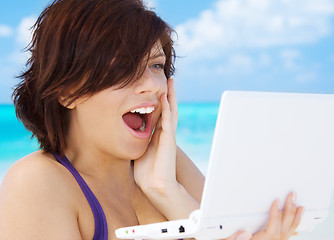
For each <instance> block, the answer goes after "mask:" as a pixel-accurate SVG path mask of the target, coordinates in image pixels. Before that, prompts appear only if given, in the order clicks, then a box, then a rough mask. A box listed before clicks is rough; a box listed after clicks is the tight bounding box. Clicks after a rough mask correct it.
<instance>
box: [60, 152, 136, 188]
mask: <svg viewBox="0 0 334 240" xmlns="http://www.w3.org/2000/svg"><path fill="white" fill-rule="evenodd" d="M65 155H66V156H67V158H68V159H69V160H70V161H71V163H72V164H73V166H74V167H75V168H76V170H77V171H78V172H79V173H80V174H81V175H83V176H85V177H87V178H89V179H91V180H93V181H94V182H100V183H103V184H108V183H109V184H114V185H115V184H117V185H119V186H120V187H127V186H130V185H132V183H134V179H133V170H132V166H131V161H130V160H125V159H116V158H113V157H112V156H110V155H107V154H104V153H101V152H98V151H96V150H95V151H94V150H93V149H89V148H88V147H85V146H82V147H80V149H75V148H71V147H69V148H67V149H66V151H65Z"/></svg>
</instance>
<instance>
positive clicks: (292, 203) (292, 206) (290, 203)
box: [281, 192, 297, 233]
mask: <svg viewBox="0 0 334 240" xmlns="http://www.w3.org/2000/svg"><path fill="white" fill-rule="evenodd" d="M296 210H297V207H296V193H294V192H292V193H290V194H289V195H288V196H287V198H286V201H285V205H284V211H283V217H282V229H281V231H282V232H284V233H287V232H290V230H291V224H292V222H293V221H294V218H295V214H296Z"/></svg>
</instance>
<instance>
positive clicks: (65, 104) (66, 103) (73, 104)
mask: <svg viewBox="0 0 334 240" xmlns="http://www.w3.org/2000/svg"><path fill="white" fill-rule="evenodd" d="M58 102H59V103H60V104H61V105H62V106H63V107H65V108H67V109H70V110H73V109H74V108H75V107H76V101H73V102H71V103H70V99H69V98H68V97H64V96H60V97H59V98H58ZM69 103H70V104H69Z"/></svg>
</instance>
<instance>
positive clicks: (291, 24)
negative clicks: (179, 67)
mask: <svg viewBox="0 0 334 240" xmlns="http://www.w3.org/2000/svg"><path fill="white" fill-rule="evenodd" d="M333 15H334V2H333V1H331V0H317V1H314V0H294V1H287V0H267V1H262V0H218V1H217V2H216V4H215V8H212V9H209V10H205V11H203V12H202V13H201V14H200V16H199V17H198V18H197V19H192V20H189V21H187V22H185V23H183V24H181V25H179V26H177V27H176V30H177V32H178V35H179V45H181V46H180V48H179V49H178V51H180V52H181V55H188V54H190V53H193V52H196V53H197V55H198V56H199V57H214V56H217V55H219V54H221V53H222V52H225V51H229V50H230V49H245V48H246V49H253V48H266V47H272V46H291V45H296V44H304V43H311V42H315V41H317V40H318V39H320V38H321V37H324V36H326V35H328V34H329V33H330V24H331V23H330V20H331V17H332V16H333ZM192 57H193V54H192Z"/></svg>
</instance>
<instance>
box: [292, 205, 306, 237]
mask: <svg viewBox="0 0 334 240" xmlns="http://www.w3.org/2000/svg"><path fill="white" fill-rule="evenodd" d="M304 211H305V208H304V207H298V208H297V210H296V215H295V218H294V219H293V222H292V223H291V229H292V230H293V231H295V230H296V228H297V227H298V225H299V224H300V221H301V220H302V217H303V214H304ZM297 234H298V233H297Z"/></svg>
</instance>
